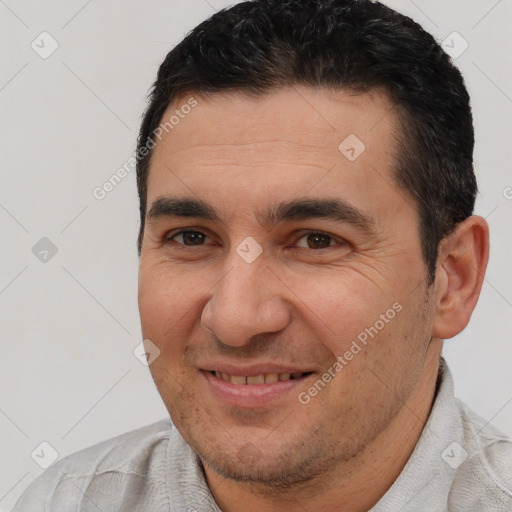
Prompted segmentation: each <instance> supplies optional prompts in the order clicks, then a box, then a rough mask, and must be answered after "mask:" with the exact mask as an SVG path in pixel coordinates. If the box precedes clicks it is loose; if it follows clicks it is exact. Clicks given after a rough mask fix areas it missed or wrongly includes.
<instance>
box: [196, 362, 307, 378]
mask: <svg viewBox="0 0 512 512" xmlns="http://www.w3.org/2000/svg"><path fill="white" fill-rule="evenodd" d="M201 369H202V370H204V371H206V372H213V371H217V372H221V373H227V374H228V375H240V376H244V377H254V376H256V375H263V374H265V373H310V372H312V371H313V370H311V368H297V367H296V366H291V365H281V364H276V363H258V364H250V365H248V364H245V365H242V364H236V363H229V362H218V363H208V364H205V365H204V366H201Z"/></svg>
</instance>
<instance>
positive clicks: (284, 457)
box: [15, 0, 512, 512]
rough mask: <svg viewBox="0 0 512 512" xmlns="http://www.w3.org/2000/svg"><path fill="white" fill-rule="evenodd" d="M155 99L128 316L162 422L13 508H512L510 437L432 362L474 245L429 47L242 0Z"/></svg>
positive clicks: (463, 109) (378, 15) (367, 23)
mask: <svg viewBox="0 0 512 512" xmlns="http://www.w3.org/2000/svg"><path fill="white" fill-rule="evenodd" d="M150 99H151V102H150V105H149V108H148V110H147V112H146V114H145V117H144V119H143V123H142V127H141V131H140V136H139V141H138V153H137V156H138V168H137V182H138V188H139V196H140V213H141V230H140V236H139V242H138V244H139V252H140V273H139V310H140V316H141V323H142V332H143V335H144V338H145V346H146V349H147V353H148V361H149V362H150V370H151V373H152V376H153V378H154V381H155V384H156V386H157V388H158V391H159V393H160V395H161V396H162V399H163V401H164V403H165V405H166V407H167V409H168V411H169V415H170V420H167V419H166V420H162V421H160V422H158V423H155V424H153V425H150V426H147V427H144V428H141V429H139V430H136V431H133V432H129V433H126V434H124V435H122V436H119V437H117V438H115V439H111V440H108V441H105V442H104V443H101V444H99V445H96V446H93V447H91V448H88V449H86V450H82V451H80V452H78V453H76V454H73V455H71V456H69V457H66V458H65V459H62V460H60V461H59V462H58V463H56V464H55V465H54V466H52V467H51V468H50V469H48V470H47V471H46V472H45V473H44V474H43V475H42V476H41V477H40V478H39V479H37V480H36V481H35V482H34V483H33V484H32V485H31V487H30V488H29V489H28V490H27V491H26V492H25V494H24V495H23V496H22V497H21V499H20V501H19V502H18V503H17V505H16V507H15V510H16V511H32V510H34V511H37V510H41V511H42V510H45V511H64V510H65V511H68V510H77V511H78V510H80V511H89V510H102V511H104V512H107V511H114V510H123V511H135V510H140V511H142V510H144V511H155V512H156V511H169V510H172V511H179V512H187V511H189V512H191V511H211V510H213V511H219V510H220V511H223V512H233V511H244V512H246V511H248V512H250V511H256V510H258V511H291V510H294V511H295V510H304V511H343V512H363V511H368V510H371V511H373V512H384V511H399V510H400V511H404V512H405V511H429V512H437V511H439V512H442V511H446V510H449V511H465V512H468V511H474V512H476V511H478V512H480V511H484V510H485V511H505V510H512V471H511V469H512V442H511V439H510V438H508V437H507V436H506V435H504V434H502V433H500V432H499V431H498V430H496V429H495V428H494V427H492V426H491V425H488V424H487V423H486V421H485V420H483V419H482V418H479V417H478V416H477V415H475V414H474V413H473V412H471V411H470V410H469V409H468V407H467V406H466V405H464V404H463V403H462V402H460V401H458V400H457V399H455V398H454V396H453V382H452V378H451V375H450V372H449V370H448V368H447V366H446V364H445V362H444V360H443V359H442V357H441V348H442V340H444V339H447V338H451V337H453V336H455V335H456V334H458V333H459V332H461V331H462V330H463V329H464V328H465V326H466V325H467V323H468V321H469V318H470V316H471V313H472V311H473V309H474V307H475V305H476V302H477V300H478V296H479V293H480V289H481V286H482V281H483V276H484V273H485V269H486V265H487V259H488V251H489V248H488V245H489V244H488V226H487V224H486V222H485V220H484V219H483V218H481V217H479V216H474V215H472V213H473V207H474V201H475V196H476V182H475V176H474V173H473V164H472V153H473V142H474V139H473V127H472V118H471V110H470V106H469V97H468V94H467V91H466V88H465V86H464V82H463V79H462V77H461V74H460V72H459V71H458V70H457V69H456V68H455V67H454V66H453V65H452V64H451V62H450V59H449V58H448V56H447V55H446V54H445V53H444V52H443V51H442V49H441V48H440V47H439V46H438V44H437V43H436V42H435V41H434V39H433V38H432V37H431V36H430V35H429V34H427V33H426V32H425V31H423V30H422V29H421V28H420V27H419V25H417V24H416V23H414V22H413V21H412V20H410V19H409V18H407V17H404V16H402V15H400V14H398V13H396V12H394V11H393V10H391V9H389V8H387V7H385V6H383V5H382V4H380V3H378V2H370V1H366V0H360V1H355V0H351V1H350V0H332V1H329V0H327V1H319V0H318V1H316V0H293V1H292V0H279V1H278V0H254V1H250V2H244V3H241V4H238V5H236V6H234V7H232V8H230V9H228V10H224V11H221V12H219V13H217V14H215V15H214V16H213V17H212V18H210V19H209V20H207V21H205V22H204V23H202V24H201V25H199V26H198V27H197V28H196V29H194V30H193V31H192V32H191V33H190V34H189V35H188V36H187V37H186V38H185V39H184V40H183V41H182V42H181V43H180V44H179V45H178V46H177V47H176V48H175V49H174V50H172V51H171V52H170V53H169V54H168V56H167V57H166V59H165V61H164V63H163V64H162V66H161V67H160V70H159V72H158V78H157V81H156V82H155V84H154V88H153V90H152V93H151V98H150ZM171 421H172V424H171Z"/></svg>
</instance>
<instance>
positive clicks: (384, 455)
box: [205, 338, 442, 512]
mask: <svg viewBox="0 0 512 512" xmlns="http://www.w3.org/2000/svg"><path fill="white" fill-rule="evenodd" d="M441 346H442V341H441V340H438V339H435V338H434V339H432V341H431V343H430V346H429V349H428V353H427V358H426V360H425V366H424V368H423V372H422V374H421V377H420V379H419V381H418V385H417V386H416V388H415V389H414V390H413V392H412V394H411V396H410V397H409V399H408V400H407V401H406V402H405V404H404V406H403V407H402V409H401V410H400V412H399V413H398V414H397V416H396V417H395V419H394V420H393V421H392V422H391V423H390V425H389V426H388V428H387V429H386V430H384V431H383V432H382V433H381V434H380V435H379V436H378V437H377V438H376V439H375V440H374V441H373V442H372V443H371V444H370V445H369V446H368V447H367V448H366V449H365V450H364V451H362V452H360V453H359V454H358V455H357V456H356V457H354V458H353V459H351V460H350V461H346V462H344V463H343V464H342V465H340V466H339V467H337V468H336V470H335V471H331V473H330V474H323V475H321V477H319V478H317V479H316V480H315V481H309V482H306V483H302V484H300V485H297V486H296V487H294V488H293V489H286V490H282V491H280V492H277V491H276V490H275V489H272V490H269V489H262V488H256V487H254V485H250V484H249V485H248V484H245V483H240V482H236V481H233V480H229V479H226V478H224V477H222V476H220V475H218V474H217V473H215V472H214V471H213V470H212V469H211V468H209V467H208V466H206V465H205V473H206V478H207V482H208V485H209V487H210V489H211V491H212V494H213V496H214V498H215V500H216V502H217V504H218V505H219V507H220V508H221V510H222V511H223V512H236V511H239V510H242V509H243V510H244V511H245V512H256V511H258V512H276V511H279V512H287V511H296V510H302V509H303V510H308V511H311V512H313V511H317V510H318V511H320V510H333V511H334V510H339V511H343V512H366V511H368V510H369V509H371V508H372V507H373V506H374V505H375V504H376V503H377V502H378V501H379V500H380V499H381V498H382V496H384V494H385V493H386V492H387V491H388V490H389V488H390V487H391V486H392V485H393V483H394V481H395V480H396V479H397V478H398V476H399V474H400V473H401V471H402V469H403V468H404V466H405V464H406V463H407V461H408V460H409V458H410V456H411V454H412V452H413V451H414V448H415V446H416V444H417V442H418V439H419V438H420V436H421V432H422V430H423V427H424V426H425V423H426V421H427V419H428V416H429V414H430V410H431V407H432V404H433V400H434V394H435V389H436V381H437V376H438V370H439V358H440V354H441ZM299 504H300V506H299Z"/></svg>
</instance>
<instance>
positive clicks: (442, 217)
mask: <svg viewBox="0 0 512 512" xmlns="http://www.w3.org/2000/svg"><path fill="white" fill-rule="evenodd" d="M293 85H307V86H313V87H324V88H325V87H326V88H329V89H333V90H340V91H348V92H353V93H364V92H368V91H370V90H374V89H383V90H385V91H387V93H389V95H390V97H391V99H392V101H393V105H394V107H396V108H395V111H396V113H397V117H398V120H399V124H400V133H399V134H398V135H397V147H396V151H395V152H396V154H395V155H394V158H395V169H393V172H394V178H395V180H396V182H397V183H398V184H399V186H401V187H402V188H403V189H405V190H406V191H407V192H408V193H409V194H410V195H411V196H412V197H413V198H414V199H415V201H416V204H417V206H418V212H419V217H420V233H419V234H420V239H421V244H422V251H423V256H424V260H425V263H426V265H427V267H428V275H429V284H431V283H432V282H433V281H434V278H435V270H436V261H437V256H438V247H439V243H440V241H441V240H442V239H443V238H444V237H446V236H447V235H448V234H450V233H451V232H452V231H453V229H454V228H455V227H456V225H457V223H459V222H461V221H463V220H464V219H466V218H467V217H469V216H470V215H472V213H473V209H474V204H475V199H476V194H477V183H476V178H475V174H474V171H473V147H474V131H473V119H472V114H471V107H470V103H469V95H468V92H467V90H466V87H465V84H464V80H463V77H462V75H461V73H460V71H459V70H458V69H457V68H456V67H455V66H454V65H453V63H452V62H451V59H450V57H449V56H448V55H447V54H446V53H445V52H444V51H443V49H442V48H441V46H440V45H439V44H438V43H437V42H436V40H435V39H434V37H433V36H432V35H431V34H429V33H428V32H426V31H425V30H423V28H422V27H421V26H420V25H419V24H417V23H416V22H414V21H413V20H412V19H411V18H409V17H407V16H405V15H402V14H400V13H398V12H396V11H394V10H393V9H391V8H389V7H387V6H385V5H383V4H381V3H380V2H376V1H371V0H252V1H246V2H242V3H239V4H237V5H235V6H233V7H230V8H227V9H223V10H221V11H219V12H217V13H216V14H214V15H213V16H211V17H210V18H209V19H207V20H206V21H204V22H202V23H201V24H200V25H198V26H197V27H196V28H194V29H193V30H192V31H191V32H189V33H188V34H187V36H186V37H185V38H184V39H183V41H181V43H179V44H178V45H177V46H176V47H175V48H174V49H173V50H171V51H170V52H169V53H168V55H167V56H166V58H165V60H164V62H163V63H162V65H161V66H160V68H159V70H158V75H157V79H156V81H155V83H154V84H153V87H152V89H151V91H150V94H149V106H148V108H147V110H146V112H145V114H144V117H143V121H142V125H141V129H140V133H139V138H138V144H137V187H138V193H139V199H140V219H141V226H140V232H139V238H138V250H139V254H140V251H141V246H142V239H143V233H144V224H145V216H146V208H147V181H148V174H149V170H150V163H151V155H152V151H151V150H148V147H151V149H152V147H153V146H154V144H153V145H152V146H148V144H149V143H150V142H151V140H152V134H153V132H154V131H155V130H156V129H157V127H158V126H159V124H160V122H161V119H162V116H163V114H164V112H165V110H166V109H167V107H168V106H169V104H170V103H171V102H172V101H173V100H175V99H176V98H178V96H181V95H183V94H185V93H193V92H196V93H198V94H201V93H205V94H209V93H215V92H224V91H241V92H245V93H247V94H250V95H263V94H265V93H268V92H271V91H272V90H275V89H277V88H281V87H286V86H293Z"/></svg>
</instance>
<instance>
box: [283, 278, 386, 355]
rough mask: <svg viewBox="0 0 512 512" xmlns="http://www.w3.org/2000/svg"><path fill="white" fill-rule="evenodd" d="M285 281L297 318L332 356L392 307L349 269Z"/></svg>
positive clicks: (375, 286) (380, 291)
mask: <svg viewBox="0 0 512 512" xmlns="http://www.w3.org/2000/svg"><path fill="white" fill-rule="evenodd" d="M289 282H290V283H293V284H292V285H290V288H291V289H292V290H293V292H294V294H295V296H296V299H295V305H296V307H297V309H299V310H300V313H299V314H300V316H302V318H303V319H306V322H307V323H308V324H309V325H310V326H311V328H312V330H313V331H315V332H316V334H317V335H318V336H319V338H320V341H321V342H322V343H323V344H324V345H328V347H327V348H329V350H330V351H331V352H333V353H334V352H336V354H339V353H340V351H342V350H344V349H345V347H346V345H347V344H350V342H351V341H352V340H353V339H356V338H357V336H358V335H359V334H360V333H361V332H363V331H364V329H365V328H367V327H369V326H372V325H373V324H374V323H375V322H376V321H377V320H379V315H380V314H382V313H385V312H386V311H387V310H388V309H389V308H391V307H392V304H393V301H391V300H390V299H389V298H388V296H387V295H385V294H384V293H383V292H382V290H381V288H380V287H378V286H377V285H376V284H375V283H373V282H372V281H370V280H369V279H367V278H366V277H364V276H363V275H361V274H360V273H358V272H355V271H352V270H349V269H333V270H332V271H330V272H328V273H325V272H323V273H317V274H316V275H311V276H300V277H299V276H295V277H294V278H291V277H290V280H289ZM297 299H298V300H297Z"/></svg>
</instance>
